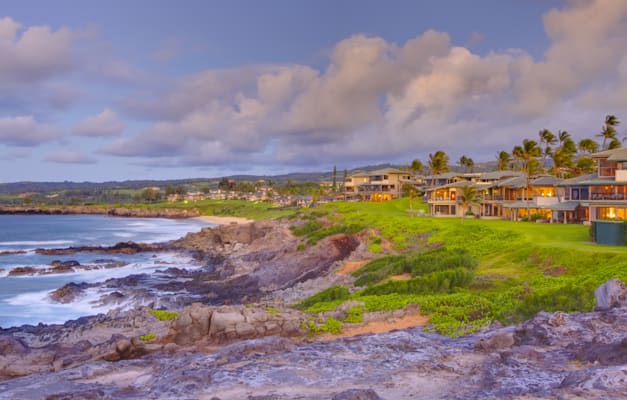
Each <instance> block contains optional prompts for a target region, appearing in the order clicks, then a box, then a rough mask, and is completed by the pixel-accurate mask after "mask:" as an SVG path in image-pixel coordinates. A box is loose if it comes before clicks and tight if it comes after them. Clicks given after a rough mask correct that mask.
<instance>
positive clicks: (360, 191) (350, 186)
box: [344, 168, 416, 201]
mask: <svg viewBox="0 0 627 400" xmlns="http://www.w3.org/2000/svg"><path fill="white" fill-rule="evenodd" d="M406 183H407V184H412V185H414V184H415V183H416V182H415V179H414V177H413V175H412V174H411V173H410V172H407V171H401V170H399V169H396V168H383V169H380V170H376V171H371V172H360V173H355V174H352V175H351V176H349V177H348V178H346V181H345V182H344V192H345V195H346V198H347V199H355V198H359V199H361V200H366V201H386V200H392V199H396V198H399V197H401V195H402V192H403V185H404V184H406Z"/></svg>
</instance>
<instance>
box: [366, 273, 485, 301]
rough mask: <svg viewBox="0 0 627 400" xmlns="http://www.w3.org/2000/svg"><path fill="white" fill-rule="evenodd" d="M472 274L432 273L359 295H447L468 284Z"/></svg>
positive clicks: (378, 287)
mask: <svg viewBox="0 0 627 400" xmlns="http://www.w3.org/2000/svg"><path fill="white" fill-rule="evenodd" d="M473 277H474V273H473V272H472V271H469V270H467V269H465V268H455V269H452V270H445V271H438V272H432V273H430V274H426V275H423V276H421V277H418V278H412V279H409V280H406V281H389V282H385V283H382V284H379V285H376V286H371V287H369V288H367V289H365V290H364V291H363V292H362V293H361V294H363V295H364V296H368V295H382V294H391V293H399V294H426V293H449V292H451V290H453V289H454V288H458V287H466V286H468V285H469V284H470V282H471V281H472V279H473Z"/></svg>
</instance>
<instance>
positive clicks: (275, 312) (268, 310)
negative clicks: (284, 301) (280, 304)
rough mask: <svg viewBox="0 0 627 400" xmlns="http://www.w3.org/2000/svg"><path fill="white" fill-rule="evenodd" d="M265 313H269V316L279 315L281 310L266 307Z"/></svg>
mask: <svg viewBox="0 0 627 400" xmlns="http://www.w3.org/2000/svg"><path fill="white" fill-rule="evenodd" d="M266 312H269V313H270V314H281V310H279V309H278V308H275V307H266Z"/></svg>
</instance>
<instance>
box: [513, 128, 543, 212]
mask: <svg viewBox="0 0 627 400" xmlns="http://www.w3.org/2000/svg"><path fill="white" fill-rule="evenodd" d="M512 154H513V155H514V157H516V158H517V159H518V160H520V162H521V169H522V170H523V171H525V173H526V174H527V185H526V188H525V191H526V193H525V199H526V198H527V197H529V193H530V192H531V175H532V174H534V173H536V172H537V171H538V169H539V168H540V162H539V161H538V157H540V155H541V154H542V149H540V146H538V143H537V142H536V141H535V140H530V139H524V140H523V144H522V146H516V147H514V149H513V150H512ZM527 215H529V203H527Z"/></svg>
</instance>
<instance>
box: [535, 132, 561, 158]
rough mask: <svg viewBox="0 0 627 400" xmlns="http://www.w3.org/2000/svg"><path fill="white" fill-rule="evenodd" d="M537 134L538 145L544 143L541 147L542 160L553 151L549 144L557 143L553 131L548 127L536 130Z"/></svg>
mask: <svg viewBox="0 0 627 400" xmlns="http://www.w3.org/2000/svg"><path fill="white" fill-rule="evenodd" d="M538 136H539V137H540V146H542V145H544V148H543V149H542V148H541V150H542V156H543V158H544V160H546V158H547V157H549V156H551V154H552V152H553V151H552V148H551V145H554V144H555V143H557V138H556V137H555V135H554V134H553V132H551V131H550V130H548V129H542V130H541V131H540V132H538Z"/></svg>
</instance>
